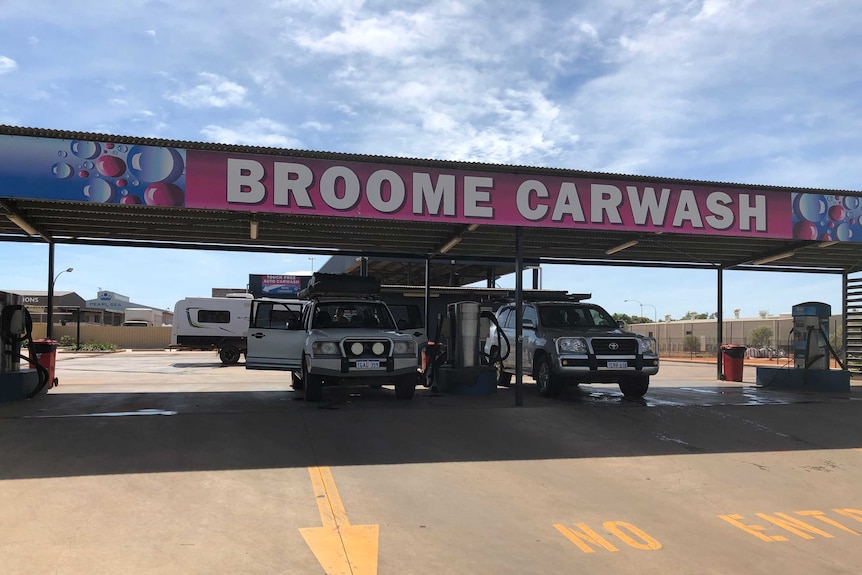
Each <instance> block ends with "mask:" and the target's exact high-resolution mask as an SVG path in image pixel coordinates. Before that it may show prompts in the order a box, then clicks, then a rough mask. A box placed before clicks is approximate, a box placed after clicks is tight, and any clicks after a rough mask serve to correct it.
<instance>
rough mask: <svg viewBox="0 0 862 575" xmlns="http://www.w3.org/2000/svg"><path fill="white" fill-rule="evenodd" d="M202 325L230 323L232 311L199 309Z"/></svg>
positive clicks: (199, 319)
mask: <svg viewBox="0 0 862 575" xmlns="http://www.w3.org/2000/svg"><path fill="white" fill-rule="evenodd" d="M198 321H199V322H200V323H230V311H228V310H226V309H199V310H198Z"/></svg>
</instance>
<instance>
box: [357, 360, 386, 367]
mask: <svg viewBox="0 0 862 575" xmlns="http://www.w3.org/2000/svg"><path fill="white" fill-rule="evenodd" d="M379 367H380V360H379V359H360V360H357V361H356V369H377V368H379Z"/></svg>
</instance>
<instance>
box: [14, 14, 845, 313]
mask: <svg viewBox="0 0 862 575" xmlns="http://www.w3.org/2000/svg"><path fill="white" fill-rule="evenodd" d="M860 29H862V4H860V5H858V6H857V4H856V3H852V2H846V1H843V2H842V1H831V0H821V1H810V2H787V1H786V0H760V1H753V0H705V1H697V0H686V1H677V0H657V1H648V0H596V1H579V2H573V1H570V0H560V1H538V2H522V1H520V0H511V1H510V0H494V1H493V2H492V1H490V0H488V1H484V2H482V1H467V0H463V1H457V0H439V1H434V0H423V1H421V2H420V1H410V0H399V1H397V2H395V1H383V0H381V1H363V0H318V1H315V2H312V1H308V0H272V1H255V0H247V1H246V2H235V1H230V0H207V1H206V2H203V1H191V0H190V1H188V2H181V3H177V2H171V3H169V2H164V1H159V0H154V1H147V0H125V1H123V2H111V3H109V2H104V1H100V2H95V1H87V0H81V1H78V2H69V3H57V2H54V1H49V0H28V1H27V2H13V1H11V0H0V123H3V124H9V125H16V126H30V127H40V128H52V129H63V130H80V131H87V132H104V133H110V134H118V135H129V136H143V137H156V138H169V139H177V140H192V141H206V142H220V143H232V144H248V145H257V146H273V147H287V148H297V149H306V150H326V151H333V152H347V153H363V154H378V155H391V156H408V157H420V158H435V159H447V160H466V161H477V162H494V163H502V164H519V165H535V166H548V167H559V168H572V169H580V170H593V171H603V172H615V173H623V174H631V175H650V176H664V177H674V178H690V179H698V180H713V181H722V182H729V183H752V184H766V185H788V186H801V187H813V188H827V189H842V190H859V189H860V181H862V163H860V162H859V158H858V156H859V152H860V149H862V147H860V143H862V142H861V141H860V140H862V136H860V134H862V129H860V128H862V126H860V124H862V109H860V107H859V105H858V99H859V96H858V95H859V93H860V87H862V86H860V84H862V69H860V66H859V64H858V62H859V57H858V54H859V48H860V43H862V42H860V36H859V33H858V30H860ZM46 255H47V248H46V247H45V246H44V245H21V244H17V243H4V244H0V265H2V266H3V269H4V273H3V281H2V284H3V286H2V287H0V289H34V290H37V289H45V286H46V284H47V277H46V276H47V271H46V263H45V262H46ZM55 261H56V268H57V270H58V271H59V270H62V269H65V268H67V267H73V268H74V271H73V272H72V273H68V274H63V275H62V276H61V277H60V279H59V280H58V284H57V289H58V290H59V289H69V290H74V291H77V292H78V293H79V294H81V295H82V296H83V297H85V298H92V297H95V294H96V291H97V290H98V289H99V288H103V289H110V290H113V291H117V292H120V293H123V294H126V295H128V296H129V297H131V298H132V300H133V301H135V302H136V303H141V304H147V305H153V306H156V307H172V306H173V303H174V302H176V301H177V300H178V299H181V298H182V297H185V296H192V295H208V294H209V293H210V289H211V288H212V287H240V286H243V285H245V283H246V282H247V277H248V274H250V273H290V272H303V271H306V272H307V271H308V270H309V269H310V267H311V261H310V260H309V257H308V256H305V255H297V256H292V257H291V256H286V255H274V254H273V255H266V254H236V253H234V254H230V253H222V252H197V251H185V250H182V251H180V250H145V249H116V248H95V247H81V246H67V245H58V246H57V247H56V260H55ZM321 263H322V262H321V261H319V260H317V261H315V266H316V267H319V266H320V265H321ZM724 279H725V298H724V312H725V314H727V315H732V314H733V310H734V309H740V310H741V315H742V316H744V317H750V316H755V315H757V314H758V313H759V312H760V311H761V310H764V311H768V312H769V313H770V314H779V313H787V312H789V311H790V308H791V306H792V305H793V304H795V303H799V302H802V301H809V300H815V301H824V302H826V303H830V304H831V305H832V306H833V310H834V311H839V310H840V297H841V280H840V277H839V276H823V275H804V274H766V273H757V272H726V273H725V278H724ZM715 282H716V277H715V273H714V272H702V271H676V270H655V269H637V268H601V267H594V266H578V267H562V266H551V267H548V268H546V269H545V270H544V271H543V287H547V288H555V289H569V290H570V291H576V292H590V293H592V294H593V295H594V297H593V301H595V302H597V303H600V304H602V305H604V306H605V307H607V308H608V309H609V310H610V311H618V312H624V313H629V314H632V313H640V306H639V304H636V303H633V302H625V300H626V299H637V300H639V301H640V302H642V303H643V304H645V305H644V310H643V311H644V315H646V316H650V317H651V316H652V315H656V316H658V317H659V318H662V317H664V316H665V315H670V316H672V317H674V318H676V317H681V316H682V315H684V314H686V313H687V312H689V311H698V312H705V313H711V312H714V311H716V310H715V308H716V296H715ZM499 283H500V285H501V286H503V287H507V286H513V285H514V280H513V278H511V277H508V278H503V279H502V280H501V281H500V282H499ZM653 307H654V308H655V310H653Z"/></svg>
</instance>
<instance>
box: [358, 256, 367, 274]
mask: <svg viewBox="0 0 862 575" xmlns="http://www.w3.org/2000/svg"><path fill="white" fill-rule="evenodd" d="M359 275H361V276H362V277H366V276H368V258H367V257H365V256H362V257H361V258H360V259H359Z"/></svg>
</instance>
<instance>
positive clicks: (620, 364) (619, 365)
mask: <svg viewBox="0 0 862 575" xmlns="http://www.w3.org/2000/svg"><path fill="white" fill-rule="evenodd" d="M628 366H629V362H627V361H609V362H608V369H625V368H627V367H628Z"/></svg>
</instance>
